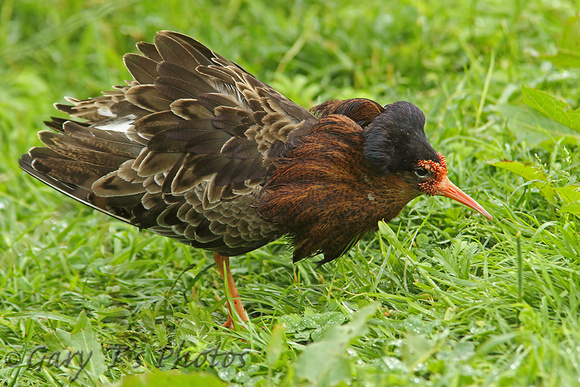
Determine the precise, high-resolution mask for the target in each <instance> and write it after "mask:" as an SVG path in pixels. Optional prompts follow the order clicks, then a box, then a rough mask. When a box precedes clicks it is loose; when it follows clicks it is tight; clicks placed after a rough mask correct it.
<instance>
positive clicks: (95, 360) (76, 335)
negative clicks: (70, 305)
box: [70, 310, 107, 376]
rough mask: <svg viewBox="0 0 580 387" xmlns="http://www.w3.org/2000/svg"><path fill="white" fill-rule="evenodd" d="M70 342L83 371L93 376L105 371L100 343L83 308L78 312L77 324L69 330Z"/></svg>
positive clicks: (105, 366)
mask: <svg viewBox="0 0 580 387" xmlns="http://www.w3.org/2000/svg"><path fill="white" fill-rule="evenodd" d="M70 342H71V347H72V348H73V350H74V351H78V353H79V365H80V367H81V368H82V369H83V370H84V371H87V372H90V373H92V374H93V375H95V376H98V375H103V374H104V373H105V372H106V371H107V365H106V364H105V356H104V355H103V352H102V350H101V344H100V343H99V341H98V340H97V338H96V335H95V331H94V330H93V327H92V326H91V322H90V321H89V319H88V318H87V315H86V314H85V312H84V310H83V311H82V312H81V313H80V314H79V317H78V319H77V324H76V326H75V327H74V329H73V331H72V332H71V335H70ZM83 364H84V365H83Z"/></svg>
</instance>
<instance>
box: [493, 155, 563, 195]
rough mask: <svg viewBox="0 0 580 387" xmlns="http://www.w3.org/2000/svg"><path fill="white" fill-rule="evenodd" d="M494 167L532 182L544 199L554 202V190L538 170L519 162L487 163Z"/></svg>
mask: <svg viewBox="0 0 580 387" xmlns="http://www.w3.org/2000/svg"><path fill="white" fill-rule="evenodd" d="M489 164H490V165H493V166H494V167H498V168H502V169H506V170H508V171H510V172H513V173H515V174H516V175H520V176H521V177H523V178H524V179H526V180H528V181H534V185H535V186H536V187H537V188H538V189H539V190H540V192H541V193H542V195H544V196H545V197H546V199H548V200H549V201H550V202H554V199H555V195H556V192H555V189H554V187H553V186H552V185H551V184H550V183H549V182H548V178H547V177H546V175H544V173H543V172H542V171H540V170H539V169H538V168H535V167H532V166H529V165H524V164H522V163H520V162H519V161H509V160H504V161H496V162H491V163H489Z"/></svg>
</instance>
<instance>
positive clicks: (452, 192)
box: [437, 176, 493, 220]
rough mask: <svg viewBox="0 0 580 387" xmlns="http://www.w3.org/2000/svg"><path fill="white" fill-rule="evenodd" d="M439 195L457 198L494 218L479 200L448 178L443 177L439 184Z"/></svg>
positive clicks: (486, 215) (487, 216) (482, 213)
mask: <svg viewBox="0 0 580 387" xmlns="http://www.w3.org/2000/svg"><path fill="white" fill-rule="evenodd" d="M437 195H441V196H447V197H448V198H451V199H455V200H457V201H458V202H459V203H461V204H465V205H466V206H467V207H471V208H473V209H474V210H475V211H477V212H479V213H480V214H481V215H483V216H485V217H486V218H487V219H489V220H492V219H493V217H492V216H491V215H490V214H489V212H487V211H486V210H485V208H483V207H482V206H481V205H480V204H479V203H478V202H476V201H475V200H473V199H472V198H470V197H469V196H468V195H467V194H466V193H465V192H463V191H462V190H460V189H459V188H458V187H457V186H456V185H455V184H453V183H452V182H451V180H449V179H448V178H447V176H445V177H443V179H442V180H441V183H439V185H438V186H437Z"/></svg>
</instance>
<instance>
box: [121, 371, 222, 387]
mask: <svg viewBox="0 0 580 387" xmlns="http://www.w3.org/2000/svg"><path fill="white" fill-rule="evenodd" d="M156 386H191V387H193V386H204V387H224V386H226V383H225V382H223V381H221V380H220V379H219V378H218V377H217V376H215V375H212V374H209V373H206V372H191V373H186V374H182V373H179V372H177V371H170V372H158V373H151V374H141V375H132V376H128V377H125V378H123V380H121V384H119V387H156Z"/></svg>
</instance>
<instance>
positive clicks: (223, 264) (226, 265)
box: [213, 253, 248, 329]
mask: <svg viewBox="0 0 580 387" xmlns="http://www.w3.org/2000/svg"><path fill="white" fill-rule="evenodd" d="M213 259H214V261H215V263H216V265H217V268H218V270H219V271H220V275H221V276H222V278H223V279H224V282H225V281H226V280H227V286H228V290H229V292H230V295H231V297H232V302H233V304H234V305H233V307H234V309H235V310H236V313H237V314H238V316H240V319H241V320H242V321H244V322H246V321H248V315H247V314H246V310H245V309H244V305H242V301H241V300H240V294H239V293H238V289H237V288H236V284H235V282H234V278H233V277H232V273H231V272H230V257H224V256H223V255H219V254H218V253H213ZM226 305H227V306H228V320H227V321H226V322H225V323H224V325H223V326H224V327H226V328H230V329H236V327H235V325H234V319H233V315H234V313H233V310H232V305H230V300H229V299H228V300H227V301H226Z"/></svg>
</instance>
